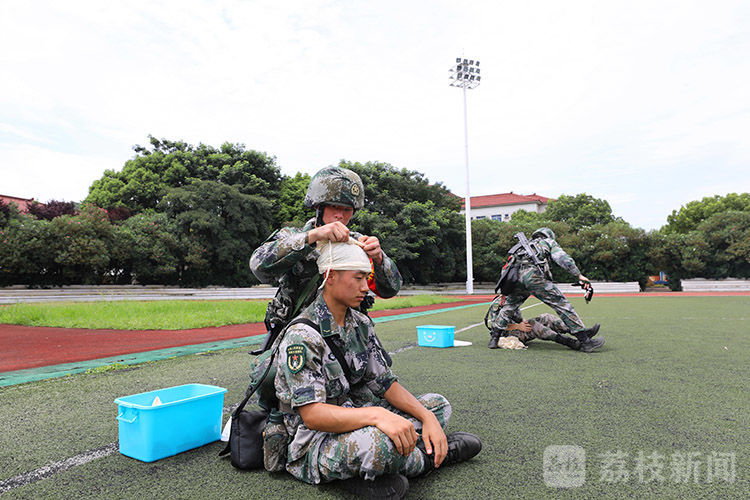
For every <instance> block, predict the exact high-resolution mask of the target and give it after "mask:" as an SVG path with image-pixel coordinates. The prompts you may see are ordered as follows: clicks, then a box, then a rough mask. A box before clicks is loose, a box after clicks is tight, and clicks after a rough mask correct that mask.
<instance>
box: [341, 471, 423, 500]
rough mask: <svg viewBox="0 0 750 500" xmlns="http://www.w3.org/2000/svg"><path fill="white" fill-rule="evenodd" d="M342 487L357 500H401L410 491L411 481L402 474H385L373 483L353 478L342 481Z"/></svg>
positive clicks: (360, 478)
mask: <svg viewBox="0 0 750 500" xmlns="http://www.w3.org/2000/svg"><path fill="white" fill-rule="evenodd" d="M341 487H342V488H343V489H345V490H346V491H348V492H349V493H351V494H353V495H354V496H355V497H356V498H368V499H370V498H372V499H378V500H380V499H387V500H401V499H402V498H404V497H405V496H406V492H407V491H408V490H409V480H408V479H406V477H405V476H402V475H401V474H383V475H382V476H377V477H376V478H375V479H374V480H372V481H369V480H367V479H365V478H363V477H353V478H351V479H344V480H343V481H341Z"/></svg>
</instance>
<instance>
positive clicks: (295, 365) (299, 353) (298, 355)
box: [286, 344, 307, 373]
mask: <svg viewBox="0 0 750 500" xmlns="http://www.w3.org/2000/svg"><path fill="white" fill-rule="evenodd" d="M306 356H307V350H306V349H305V346H304V345H302V344H292V345H290V346H287V348H286V367H287V368H289V371H290V372H292V373H297V372H298V371H300V370H301V369H302V368H303V367H304V366H305V360H306Z"/></svg>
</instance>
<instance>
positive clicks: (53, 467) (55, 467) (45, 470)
mask: <svg viewBox="0 0 750 500" xmlns="http://www.w3.org/2000/svg"><path fill="white" fill-rule="evenodd" d="M118 449H119V447H118V445H117V443H110V444H108V445H107V446H102V447H101V448H96V449H94V450H89V451H87V452H84V453H81V454H79V455H76V456H74V457H70V458H67V459H65V460H61V461H60V462H55V463H51V464H49V465H45V466H44V467H40V468H39V469H36V470H33V471H31V472H26V473H25V474H20V475H18V476H16V477H11V478H10V479H6V480H5V481H0V493H5V492H6V491H10V490H12V489H13V488H18V487H19V486H25V485H27V484H31V483H35V482H37V481H39V480H40V479H44V478H46V477H49V476H52V475H54V474H57V473H58V472H61V471H64V470H66V469H71V468H73V467H77V466H79V465H83V464H85V463H88V462H91V461H92V460H96V459H98V458H104V457H106V456H109V455H111V454H113V453H115V452H116V451H117V450H118Z"/></svg>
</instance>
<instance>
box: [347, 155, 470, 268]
mask: <svg viewBox="0 0 750 500" xmlns="http://www.w3.org/2000/svg"><path fill="white" fill-rule="evenodd" d="M339 166H341V167H344V168H349V169H351V170H353V171H355V172H357V174H359V176H360V178H361V179H362V183H363V184H364V186H365V208H364V209H362V210H359V211H357V213H356V214H355V217H354V219H353V221H352V223H351V225H350V226H351V228H352V229H354V230H356V231H359V232H362V233H364V234H370V235H375V236H377V237H378V238H379V239H380V241H381V245H382V246H383V249H384V250H385V252H386V253H387V254H388V255H389V256H390V257H391V258H393V260H394V261H395V262H396V264H397V265H398V268H399V270H400V271H401V275H402V277H403V278H404V280H405V281H406V282H417V283H429V282H434V281H449V280H454V279H457V278H460V276H461V273H465V271H463V270H462V268H461V267H459V265H458V263H459V262H460V261H461V259H463V258H464V257H463V256H464V255H465V252H464V251H463V241H464V232H463V227H462V224H461V216H460V215H459V214H458V210H459V209H460V207H461V200H460V198H457V197H456V196H454V195H453V194H451V193H450V191H448V189H447V188H445V187H444V186H443V185H442V184H439V183H438V184H430V183H429V181H428V180H427V179H426V178H425V177H424V176H423V175H422V174H421V173H419V172H415V171H411V170H406V169H400V170H399V169H397V168H395V167H393V166H391V165H389V164H387V163H365V164H362V163H356V162H355V163H352V162H347V161H343V160H342V161H341V162H340V163H339Z"/></svg>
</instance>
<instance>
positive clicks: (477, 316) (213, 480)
mask: <svg viewBox="0 0 750 500" xmlns="http://www.w3.org/2000/svg"><path fill="white" fill-rule="evenodd" d="M529 304H532V302H529ZM573 304H574V306H575V307H576V308H577V310H578V311H579V313H580V314H581V316H582V318H583V319H584V321H585V322H586V323H587V324H591V323H593V322H594V321H596V322H599V323H601V324H602V328H601V331H600V335H601V336H602V337H604V338H605V339H606V344H605V346H604V347H603V348H602V349H601V350H600V351H599V352H595V353H592V354H583V353H579V352H574V351H571V350H569V349H567V348H565V347H563V346H560V345H558V344H554V343H550V342H542V341H535V342H533V343H532V344H531V345H530V347H529V348H528V349H526V350H521V351H507V350H500V349H498V350H490V349H487V348H486V343H487V339H488V335H487V331H486V330H485V329H484V327H482V326H478V327H474V328H471V329H469V330H466V331H463V332H459V333H457V334H456V338H457V339H461V340H469V341H472V342H473V345H471V346H469V347H460V348H452V349H437V348H426V347H413V348H410V349H406V350H402V351H400V352H397V353H395V354H393V360H394V366H393V369H394V372H395V373H396V374H397V375H398V376H399V380H400V382H401V383H402V384H403V385H404V386H405V387H406V388H407V389H409V390H410V391H412V392H413V393H415V394H419V393H425V392H438V393H441V394H443V395H444V396H446V397H447V398H448V399H449V400H450V401H451V403H452V406H453V416H452V418H451V422H450V425H449V428H448V431H450V432H452V431H458V430H462V431H468V432H473V433H475V434H478V435H479V436H480V437H481V438H482V440H483V446H484V448H483V450H482V452H481V453H480V454H479V455H478V456H477V457H476V458H475V459H473V460H471V461H469V462H467V463H464V464H460V465H456V466H452V467H448V468H444V469H442V470H438V471H436V472H434V473H433V474H431V475H430V476H428V477H426V478H422V479H418V480H413V481H412V482H411V488H410V492H409V496H408V497H407V498H424V499H434V498H440V499H452V498H457V499H463V498H746V496H747V491H748V489H749V487H750V484H749V483H750V482H749V480H748V479H749V477H750V469H749V468H748V467H749V466H750V459H749V458H748V457H749V456H750V431H749V430H748V429H750V421H749V417H748V416H749V415H750V399H749V398H748V396H747V395H748V393H749V389H750V383H749V382H748V380H750V365H748V362H747V360H748V352H750V328H749V327H748V321H750V316H749V315H748V311H749V310H750V307H749V306H750V297H708V298H701V297H679V296H675V297H636V298H604V297H600V298H595V299H594V300H593V301H592V302H591V303H590V304H589V305H584V302H583V300H582V299H573ZM548 311H549V309H548V308H547V307H546V306H543V305H541V306H535V307H531V308H530V309H527V310H525V311H524V315H525V316H527V317H531V316H534V315H537V314H540V313H542V312H548ZM484 312H485V309H484V307H476V308H467V309H461V310H454V311H449V312H444V313H440V314H437V315H434V316H430V317H429V319H427V318H413V319H406V320H402V321H393V322H388V323H382V324H378V325H377V326H376V328H377V331H378V332H379V336H380V338H381V340H382V341H383V344H384V345H385V347H386V349H388V350H389V351H394V350H396V349H399V348H404V347H409V346H410V345H413V344H414V343H415V342H416V326H417V325H419V324H424V323H430V324H445V325H454V326H456V328H457V330H460V329H461V328H464V327H466V326H469V325H472V324H475V323H478V322H480V321H481V320H482V318H483V317H484ZM425 320H427V321H425ZM251 359H252V357H251V356H249V355H248V354H247V352H246V349H232V350H225V351H220V352H215V353H209V354H204V355H194V356H186V357H181V358H174V359H168V360H163V361H158V362H154V363H147V364H144V365H140V366H137V367H134V368H130V369H126V370H118V371H111V372H104V373H95V374H81V375H75V376H70V377H64V378H61V379H55V380H48V381H43V382H34V383H28V384H22V385H17V386H10V387H5V388H2V389H0V422H3V426H4V430H3V432H2V433H0V463H2V464H3V467H1V468H0V483H1V482H2V481H3V480H4V479H7V478H11V477H14V476H16V475H18V474H22V473H25V472H28V471H31V470H34V469H38V468H40V467H43V466H45V465H47V464H50V463H52V462H56V461H60V460H64V459H66V458H68V457H71V456H73V455H76V454H79V453H82V452H85V451H87V450H92V449H95V448H99V447H102V446H105V445H107V444H110V443H113V442H115V441H116V440H117V421H116V420H115V416H116V407H115V405H114V403H113V400H114V399H115V398H116V397H119V396H125V395H129V394H134V393H137V392H143V391H148V390H153V389H159V388H163V387H169V386H173V385H178V384H184V383H193V382H198V383H206V384H214V385H219V386H222V387H226V388H228V389H229V392H228V393H227V395H226V399H225V404H226V405H231V404H234V403H236V402H238V401H239V400H240V399H241V396H242V394H243V392H244V390H245V388H246V384H247V373H248V365H249V362H250V361H251ZM554 445H558V446H559V445H567V446H576V447H578V448H577V449H580V450H583V451H584V452H585V473H586V476H585V482H584V483H583V485H582V486H580V487H577V488H570V489H560V488H553V487H550V486H548V485H546V484H545V480H544V469H543V463H544V462H543V459H544V453H545V449H547V447H548V446H554ZM221 448H222V444H221V443H213V444H210V445H207V446H204V447H202V448H199V449H196V450H192V451H188V452H185V453H181V454H179V455H176V456H173V457H169V458H166V459H163V460H159V461H157V462H153V463H143V462H139V461H137V460H134V459H130V458H127V457H125V456H122V455H120V454H119V453H115V454H113V455H110V456H107V457H105V458H101V459H98V460H95V461H92V462H90V463H87V464H85V465H82V466H79V467H75V468H72V469H69V470H66V471H63V472H60V473H58V474H56V475H54V476H52V477H50V478H47V479H43V480H40V481H38V482H35V483H32V484H29V485H27V486H23V487H19V488H16V489H13V490H11V491H9V492H7V493H6V494H5V495H4V498H5V497H7V498H166V497H169V498H264V499H276V498H279V499H281V498H305V499H307V498H346V496H344V495H343V494H342V493H341V492H340V491H339V490H338V489H336V487H335V486H324V487H314V486H309V485H305V484H303V483H300V482H298V481H296V480H294V479H292V478H291V477H290V476H288V475H287V474H276V475H270V474H268V473H266V472H263V471H254V472H243V471H237V470H235V469H234V468H232V467H231V465H229V463H228V461H227V460H222V459H219V458H218V457H217V456H216V455H217V453H218V451H219V450H220V449H221ZM639 453H643V454H644V455H645V456H648V455H651V456H657V457H659V456H661V457H663V459H662V460H661V465H662V467H663V468H662V470H661V476H663V478H664V479H663V480H662V481H651V482H647V481H646V480H640V479H639V477H638V474H637V469H636V458H637V457H638V455H639ZM687 453H693V454H694V455H693V456H692V461H693V463H695V462H697V463H698V468H697V471H698V474H697V475H693V476H691V479H690V480H689V481H687V482H678V481H676V479H677V476H674V475H673V472H674V471H673V470H672V467H676V466H677V465H680V464H681V463H682V462H680V460H679V458H680V457H681V456H682V457H684V455H685V454H687ZM713 453H728V454H734V467H735V471H734V476H733V480H732V481H727V480H725V479H723V478H721V477H720V476H717V477H714V478H713V479H712V481H710V482H709V480H708V477H707V474H706V471H707V462H708V459H709V457H712V456H713V455H712V454H713ZM616 454H619V455H616ZM615 456H619V457H621V459H622V465H623V466H624V469H623V470H625V471H626V472H627V473H628V477H627V478H626V479H625V478H624V476H620V477H619V480H617V481H611V479H613V478H617V476H613V474H611V473H610V472H611V471H613V470H616V467H615V466H612V467H610V466H609V465H611V462H612V457H615ZM716 456H719V455H716ZM608 463H609V465H608ZM615 465H616V464H615ZM681 477H684V476H681ZM648 478H649V476H648V474H647V475H646V478H645V479H648Z"/></svg>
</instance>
